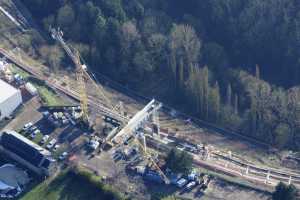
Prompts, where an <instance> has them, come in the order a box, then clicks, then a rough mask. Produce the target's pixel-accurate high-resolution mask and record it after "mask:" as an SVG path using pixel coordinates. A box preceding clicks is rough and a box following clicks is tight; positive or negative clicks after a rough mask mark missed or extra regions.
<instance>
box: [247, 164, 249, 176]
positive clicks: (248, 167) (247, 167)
mask: <svg viewBox="0 0 300 200" xmlns="http://www.w3.org/2000/svg"><path fill="white" fill-rule="evenodd" d="M248 173H249V166H247V167H246V175H248Z"/></svg>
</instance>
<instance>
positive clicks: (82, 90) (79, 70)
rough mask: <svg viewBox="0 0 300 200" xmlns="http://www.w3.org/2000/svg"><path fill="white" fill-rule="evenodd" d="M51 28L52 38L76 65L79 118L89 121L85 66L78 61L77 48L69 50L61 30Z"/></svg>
mask: <svg viewBox="0 0 300 200" xmlns="http://www.w3.org/2000/svg"><path fill="white" fill-rule="evenodd" d="M50 30H51V36H52V38H53V39H55V40H57V41H58V42H59V43H60V44H61V46H62V47H63V49H64V50H65V52H66V53H67V54H68V56H69V57H70V58H71V60H72V61H73V63H74V64H75V67H76V80H77V82H78V87H79V88H78V89H79V95H80V108H81V114H82V115H81V118H82V120H83V121H84V122H86V123H89V115H88V96H87V93H86V85H85V79H84V74H85V70H86V66H85V65H83V64H82V63H81V61H80V55H79V52H78V51H77V50H73V51H72V50H71V48H70V47H69V46H68V45H67V44H66V42H65V41H64V39H63V32H62V31H61V30H60V29H58V30H55V29H50Z"/></svg>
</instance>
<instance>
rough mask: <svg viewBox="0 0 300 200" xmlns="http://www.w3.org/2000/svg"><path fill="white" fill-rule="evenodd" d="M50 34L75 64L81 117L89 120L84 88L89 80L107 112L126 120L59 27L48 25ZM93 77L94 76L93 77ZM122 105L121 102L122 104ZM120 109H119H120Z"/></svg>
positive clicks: (86, 96)
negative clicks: (66, 40) (65, 39)
mask: <svg viewBox="0 0 300 200" xmlns="http://www.w3.org/2000/svg"><path fill="white" fill-rule="evenodd" d="M50 32H51V36H52V38H53V39H55V40H57V41H58V42H59V43H60V45H61V46H62V47H63V49H64V50H65V52H66V53H67V54H68V56H69V57H70V58H71V60H72V61H73V63H74V64H75V66H76V78H77V81H78V83H77V84H78V86H79V93H80V106H81V110H82V118H83V120H85V121H87V122H88V121H89V117H88V95H87V90H86V82H87V80H89V82H90V83H92V84H93V86H94V87H95V88H96V91H97V92H98V94H100V95H101V97H102V98H103V99H104V103H105V104H106V105H107V107H108V109H109V110H110V111H109V113H110V114H111V115H112V116H116V117H117V118H118V119H120V118H121V119H122V120H125V121H126V120H127V119H126V118H125V117H123V114H122V113H124V112H123V111H122V113H121V114H120V113H117V112H116V109H117V108H118V106H114V105H113V104H112V102H111V100H110V99H109V98H107V96H106V95H105V94H104V89H103V88H102V86H101V85H99V84H97V83H96V82H95V80H94V79H93V78H92V77H91V75H90V74H89V73H88V71H87V66H86V65H85V64H82V62H81V60H82V59H81V57H80V53H79V52H78V50H76V49H75V48H73V47H71V46H70V45H68V44H67V43H66V42H65V41H64V39H63V32H62V31H61V30H60V29H57V30H56V29H54V28H51V27H50ZM94 78H95V77H94ZM122 107H123V104H122ZM120 110H121V109H120Z"/></svg>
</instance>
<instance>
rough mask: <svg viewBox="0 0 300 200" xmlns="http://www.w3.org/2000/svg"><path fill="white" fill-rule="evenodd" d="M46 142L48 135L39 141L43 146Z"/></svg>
mask: <svg viewBox="0 0 300 200" xmlns="http://www.w3.org/2000/svg"><path fill="white" fill-rule="evenodd" d="M48 140H49V135H44V136H43V138H42V140H41V144H45V143H46V142H47V141H48Z"/></svg>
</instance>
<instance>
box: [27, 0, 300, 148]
mask: <svg viewBox="0 0 300 200" xmlns="http://www.w3.org/2000/svg"><path fill="white" fill-rule="evenodd" d="M23 3H24V4H25V5H27V7H28V8H29V10H30V11H32V14H33V15H34V16H35V17H36V19H37V21H38V22H39V24H40V26H41V27H43V29H44V30H45V31H47V30H48V29H49V27H50V26H52V27H60V28H61V29H62V30H63V31H64V34H65V38H68V39H69V41H68V42H69V43H71V44H72V45H73V46H74V47H76V48H77V49H79V51H80V53H81V54H82V56H83V58H84V59H85V60H86V61H87V62H88V64H89V65H90V67H91V68H92V69H93V70H94V71H97V72H100V73H103V74H106V75H108V76H109V77H111V78H112V79H114V80H116V81H118V82H120V83H122V84H124V85H126V86H128V87H130V88H133V89H136V90H138V91H141V92H143V91H145V89H144V88H149V87H150V86H153V87H155V86H156V87H155V88H157V90H161V91H160V93H159V94H157V95H159V96H161V97H163V98H166V99H167V100H168V101H169V103H173V104H176V105H181V106H182V107H183V108H184V109H186V110H188V111H189V112H190V113H192V114H193V115H195V116H197V117H200V118H201V119H203V120H206V121H209V122H212V123H215V124H218V125H220V126H222V127H226V128H230V129H232V130H235V131H239V132H241V133H243V134H245V135H248V136H251V137H254V138H256V139H258V140H261V141H265V142H267V143H269V144H271V145H274V146H277V147H280V148H284V147H288V148H294V149H297V148H299V147H300V144H299V136H298V135H299V134H298V132H299V130H300V123H299V119H300V118H299V116H300V109H299V108H298V107H299V105H300V104H299V103H300V97H299V94H300V93H299V92H300V91H299V87H297V84H299V81H300V77H299V70H298V69H299V66H300V60H299V57H300V9H299V8H300V5H299V1H297V0H266V1H259V0H226V1H218V0H208V1H205V2H204V1H200V0H190V1H188V2H186V1H182V0H166V1H159V0H151V1H150V0H97V1H96V0H86V1H84V0H75V1H68V0H63V1H61V0H43V1H40V0H26V1H25V0H23ZM32 40H34V38H32ZM34 41H35V43H36V44H37V51H36V54H38V55H39V56H41V57H43V58H44V59H45V60H46V62H47V63H48V64H49V65H50V66H51V67H52V68H53V69H55V68H57V67H58V66H61V65H68V64H70V61H69V60H68V58H67V57H66V56H65V54H64V52H63V51H62V49H61V48H60V47H59V46H58V45H56V44H54V43H53V44H52V45H50V46H49V45H48V44H43V43H41V42H39V40H37V39H35V40H34ZM155 84H156V85H155ZM157 85H158V86H157Z"/></svg>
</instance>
